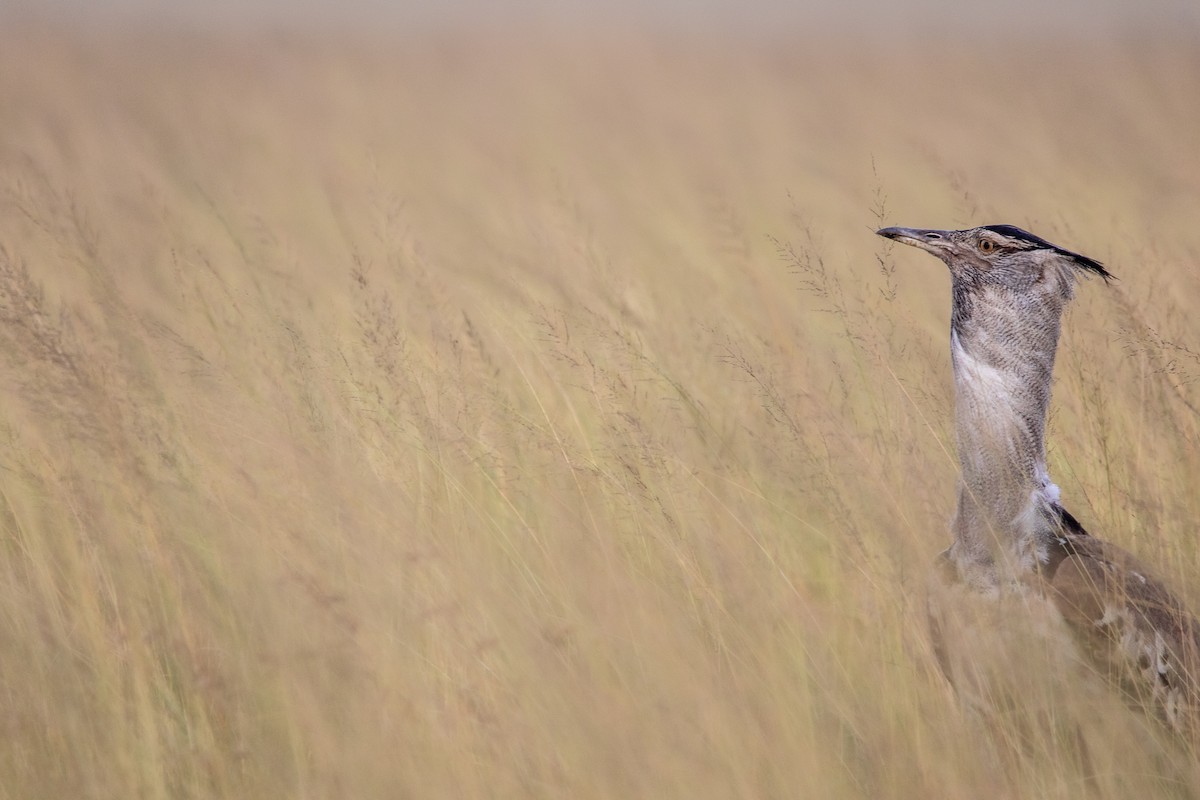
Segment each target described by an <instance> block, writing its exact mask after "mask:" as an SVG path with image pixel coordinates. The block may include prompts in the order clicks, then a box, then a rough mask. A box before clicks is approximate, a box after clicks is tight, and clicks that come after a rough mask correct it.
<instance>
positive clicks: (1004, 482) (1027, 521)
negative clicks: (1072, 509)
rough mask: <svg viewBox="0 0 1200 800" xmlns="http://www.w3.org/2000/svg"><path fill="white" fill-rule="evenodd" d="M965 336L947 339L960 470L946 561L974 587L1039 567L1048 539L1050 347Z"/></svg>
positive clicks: (1054, 494)
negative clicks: (969, 580) (953, 540)
mask: <svg viewBox="0 0 1200 800" xmlns="http://www.w3.org/2000/svg"><path fill="white" fill-rule="evenodd" d="M972 333H975V334H978V335H976V336H972V337H971V339H970V340H968V341H964V336H963V334H962V333H961V332H960V331H958V330H952V331H951V338H950V352H951V358H952V361H953V364H954V384H955V427H956V432H957V439H958V455H959V461H960V463H961V466H962V475H961V484H960V486H959V498H958V510H957V513H956V515H955V521H954V526H953V527H954V535H955V545H954V547H953V548H952V552H951V558H952V560H953V561H954V562H955V563H956V564H957V565H958V567H959V569H960V571H961V572H962V573H963V574H964V576H966V575H967V574H968V573H970V574H972V575H974V577H972V578H971V580H972V581H974V582H979V581H981V580H984V579H985V578H986V580H988V581H999V582H1000V583H1003V582H1004V581H1005V580H1006V579H1004V578H1003V577H1002V576H1003V575H1005V574H1007V575H1009V576H1017V575H1021V574H1025V573H1027V571H1029V570H1031V569H1033V568H1034V567H1035V566H1036V565H1037V563H1039V562H1042V561H1044V560H1045V558H1046V557H1047V553H1048V546H1049V543H1050V541H1051V539H1052V537H1053V535H1054V533H1053V531H1054V526H1053V522H1052V521H1053V518H1054V514H1053V509H1054V507H1055V506H1056V505H1057V504H1058V499H1059V490H1058V487H1057V486H1055V485H1054V483H1053V482H1052V481H1051V480H1050V476H1049V474H1048V472H1047V470H1046V454H1045V427H1046V413H1047V410H1048V407H1049V403H1050V372H1051V371H1052V369H1053V363H1054V342H1053V339H1051V341H1050V342H1049V343H1047V342H1046V340H1045V339H1043V340H1042V341H1041V342H1029V343H1028V344H1029V345H1034V346H1030V347H1027V348H1021V347H1018V346H1015V345H1013V344H1012V342H1011V340H1005V339H999V338H989V337H988V336H987V332H984V331H972ZM1054 338H1057V337H1054ZM1037 344H1040V345H1042V346H1041V347H1037V346H1036V345H1037ZM1047 344H1048V345H1049V346H1048V347H1047Z"/></svg>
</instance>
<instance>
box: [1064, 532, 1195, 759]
mask: <svg viewBox="0 0 1200 800" xmlns="http://www.w3.org/2000/svg"><path fill="white" fill-rule="evenodd" d="M1062 521H1063V524H1062V530H1061V534H1062V535H1061V537H1060V538H1059V548H1058V550H1057V551H1056V553H1055V554H1054V555H1053V557H1052V558H1051V559H1050V562H1049V563H1048V564H1047V566H1046V569H1045V571H1044V573H1043V576H1044V578H1045V580H1046V581H1047V584H1048V586H1049V589H1050V592H1049V594H1050V596H1051V598H1052V599H1053V600H1054V603H1055V605H1056V606H1057V607H1058V610H1059V612H1060V613H1061V614H1062V615H1063V618H1064V619H1065V620H1066V622H1067V624H1068V625H1069V627H1070V628H1071V630H1072V632H1073V633H1074V634H1075V636H1076V639H1077V641H1078V642H1079V644H1080V645H1081V646H1082V649H1083V650H1084V652H1085V653H1087V654H1088V655H1089V656H1090V657H1091V658H1092V660H1093V663H1094V664H1095V665H1096V667H1097V668H1098V669H1099V670H1100V671H1101V672H1102V673H1104V674H1106V675H1107V676H1109V677H1110V678H1111V679H1113V680H1114V681H1115V682H1116V683H1118V684H1119V685H1121V686H1122V687H1123V688H1124V689H1125V690H1126V691H1128V692H1129V693H1130V694H1131V695H1132V696H1133V697H1135V698H1137V699H1138V700H1139V701H1140V702H1143V703H1145V704H1147V705H1149V706H1151V707H1152V708H1153V709H1154V710H1155V712H1156V713H1157V714H1159V715H1161V716H1162V717H1163V718H1164V719H1165V720H1166V721H1167V723H1168V724H1169V725H1170V726H1171V727H1172V728H1173V729H1175V730H1176V731H1177V732H1179V733H1183V734H1186V735H1188V736H1189V737H1190V736H1194V735H1196V733H1197V727H1196V723H1197V719H1196V716H1197V710H1198V704H1197V701H1198V699H1200V691H1198V689H1200V682H1198V678H1200V625H1197V622H1196V619H1195V618H1194V617H1193V616H1192V615H1191V614H1190V613H1189V612H1188V611H1187V609H1186V608H1185V607H1184V606H1183V604H1182V603H1181V602H1180V601H1179V600H1178V599H1177V598H1176V597H1175V596H1174V595H1173V594H1172V593H1171V591H1170V590H1169V589H1168V588H1167V587H1166V586H1165V585H1164V584H1163V583H1162V582H1161V581H1159V580H1158V579H1157V578H1155V577H1153V576H1152V575H1151V574H1150V573H1149V572H1148V571H1147V570H1146V569H1145V568H1144V567H1143V566H1142V565H1141V564H1140V563H1138V561H1137V559H1135V558H1134V557H1133V556H1132V555H1130V554H1129V553H1127V552H1126V551H1124V550H1122V549H1121V548H1119V547H1116V546H1115V545H1112V544H1108V543H1107V542H1102V541H1100V540H1099V539H1097V538H1095V537H1094V536H1090V535H1088V533H1087V531H1085V530H1084V529H1083V527H1082V526H1081V525H1080V524H1079V523H1078V522H1077V521H1076V520H1075V518H1074V517H1072V516H1071V515H1070V514H1069V513H1067V512H1066V511H1065V510H1064V511H1063V512H1062Z"/></svg>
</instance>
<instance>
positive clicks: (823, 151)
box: [0, 28, 1200, 798]
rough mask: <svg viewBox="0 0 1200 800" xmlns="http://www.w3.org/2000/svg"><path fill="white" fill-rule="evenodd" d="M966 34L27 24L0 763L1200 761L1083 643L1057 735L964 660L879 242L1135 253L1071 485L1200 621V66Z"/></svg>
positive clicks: (1126, 780)
mask: <svg viewBox="0 0 1200 800" xmlns="http://www.w3.org/2000/svg"><path fill="white" fill-rule="evenodd" d="M972 45H973V46H980V47H982V48H983V52H982V53H980V52H974V53H972V52H970V51H968V50H961V51H960V50H956V49H955V48H953V47H950V46H947V44H946V43H945V42H941V43H935V44H933V45H930V46H918V45H917V44H915V43H914V45H913V46H911V47H910V46H907V45H903V44H901V45H896V44H889V43H883V42H875V43H868V44H867V45H861V44H856V43H853V42H846V43H840V42H836V41H825V42H822V41H819V40H817V39H816V38H814V39H812V40H810V41H803V42H798V43H795V44H792V45H789V46H786V47H784V46H770V45H766V44H758V43H754V42H750V41H742V42H731V41H722V40H720V39H717V38H714V39H711V40H704V39H702V38H700V37H698V36H697V37H695V38H692V39H688V40H670V39H668V38H665V37H660V38H653V37H639V36H634V35H628V36H613V37H603V36H590V37H589V36H580V35H576V36H572V37H568V36H562V35H559V34H556V35H550V34H546V35H540V36H539V35H532V34H531V35H526V36H510V35H506V36H501V35H493V36H484V35H478V36H471V35H465V34H464V35H443V36H438V37H428V38H424V39H403V38H397V39H396V40H394V41H385V40H383V39H379V40H375V41H370V40H366V39H363V40H359V41H351V40H334V39H322V38H319V37H312V38H304V37H290V38H289V37H274V38H271V37H263V38H261V39H240V40H239V39H237V38H234V37H227V38H220V37H215V36H210V37H198V36H192V37H189V36H184V35H174V36H169V37H153V36H148V35H143V36H134V35H126V36H122V35H118V34H114V33H109V34H104V35H95V36H92V37H89V38H84V37H78V36H70V35H60V34H57V33H54V32H53V31H47V30H39V29H35V28H29V29H9V30H8V31H6V32H5V34H4V36H3V42H2V46H0V120H3V124H0V386H2V388H3V391H2V393H0V423H2V428H0V433H2V437H3V448H2V450H0V453H2V462H0V463H2V467H3V471H2V473H0V500H2V501H3V502H0V544H2V547H3V551H4V552H3V557H2V558H0V608H3V614H0V698H2V701H0V702H2V708H3V713H2V714H0V726H2V728H3V740H2V741H3V745H2V746H0V797H11V798H28V797H47V798H48V797H73V798H87V797H95V798H128V797H162V798H182V797H307V798H318V797H329V798H346V797H355V798H370V797H389V798H390V797H455V798H460V797H461V798H470V797H546V798H563V797H572V798H589V797H596V798H601V797H603V798H612V797H622V798H627V797H653V798H665V797H688V798H704V797H712V798H731V797H747V798H750V797H753V798H763V797H822V798H824V797H871V798H886V797H979V796H988V797H1047V798H1058V797H1079V796H1085V795H1086V796H1089V797H1102V798H1117V797H1133V796H1137V797H1139V798H1145V797H1190V796H1195V795H1196V794H1197V793H1200V771H1198V770H1197V768H1196V766H1195V760H1194V754H1191V753H1188V752H1186V751H1185V750H1183V749H1182V748H1180V747H1179V746H1177V745H1176V744H1175V743H1173V742H1171V741H1170V740H1169V739H1166V738H1164V737H1163V736H1162V735H1161V734H1160V732H1159V731H1158V730H1157V729H1156V728H1155V727H1154V725H1153V724H1152V723H1151V722H1149V721H1147V720H1145V719H1143V718H1142V717H1140V716H1139V715H1137V714H1136V713H1134V712H1132V711H1130V710H1128V709H1126V708H1125V706H1124V705H1123V704H1122V703H1121V702H1120V701H1119V700H1116V699H1113V698H1112V697H1110V696H1108V695H1106V694H1104V693H1096V692H1095V691H1093V690H1091V689H1088V688H1087V687H1088V686H1089V684H1088V681H1087V680H1086V675H1085V674H1084V672H1083V668H1082V667H1079V668H1078V670H1076V671H1073V670H1072V669H1070V668H1068V669H1065V670H1062V671H1061V672H1058V671H1056V670H1055V669H1045V668H1043V669H1039V665H1045V664H1050V663H1052V659H1051V660H1047V659H1048V658H1049V656H1046V654H1039V653H1028V652H1027V653H1021V654H1018V657H1017V658H1015V659H1014V661H1013V663H1012V664H1011V665H1010V667H1011V670H1012V671H1013V672H1014V673H1016V674H1018V675H1019V676H1020V680H1021V681H1022V682H1023V683H1027V684H1028V690H1029V695H1030V697H1031V698H1036V699H1037V704H1038V708H1039V709H1040V711H1039V714H1042V715H1043V716H1042V717H1039V719H1040V720H1041V721H1040V722H1038V721H1037V720H1034V723H1036V724H1032V726H1031V724H1030V719H1028V718H1026V717H1023V716H1022V715H1021V713H1020V712H1019V710H1018V711H1015V712H1013V711H1011V709H1010V711H1009V712H1004V713H999V714H998V716H995V717H991V718H989V717H987V716H986V715H984V716H980V715H979V714H977V713H974V712H972V711H971V710H969V709H966V708H964V707H963V706H962V705H961V704H960V703H958V702H957V701H956V699H955V697H954V696H953V694H952V693H951V692H950V691H949V690H948V688H947V687H946V685H945V684H944V682H943V681H942V679H941V678H940V676H939V675H938V673H937V671H936V669H935V667H934V666H933V664H932V661H931V656H930V651H929V645H928V641H927V638H926V634H925V630H924V623H923V615H924V612H923V603H924V600H923V594H924V587H925V579H926V574H927V570H928V566H929V563H930V560H931V558H932V557H933V555H934V554H935V553H936V552H938V551H939V550H940V549H942V548H943V547H945V546H946V544H947V542H948V534H947V530H946V523H947V520H948V518H949V515H950V513H951V511H952V504H953V497H954V482H955V475H956V465H955V463H954V460H953V458H952V453H953V439H952V432H951V427H950V416H949V415H950V408H951V402H952V396H951V391H950V378H949V365H948V359H947V357H946V352H947V340H946V334H945V330H946V324H947V313H948V302H949V301H948V286H947V284H948V281H947V277H946V275H945V274H944V271H943V270H942V269H941V267H940V266H939V265H937V264H936V263H935V262H933V261H932V260H930V259H922V258H921V257H920V256H919V255H918V254H914V253H909V252H900V251H893V250H891V249H890V248H889V246H888V245H887V244H886V243H885V242H883V241H882V240H879V239H877V238H876V237H874V236H873V235H872V233H871V232H872V230H873V228H874V227H877V226H878V225H879V224H880V223H889V224H908V225H930V226H943V227H954V226H966V225H970V224H978V223H988V222H1012V223H1016V224H1019V225H1023V226H1026V227H1029V228H1032V229H1034V230H1035V231H1037V232H1039V233H1041V234H1043V235H1045V236H1047V237H1049V238H1051V239H1053V240H1055V241H1059V242H1061V243H1063V244H1064V245H1066V246H1068V247H1072V248H1075V249H1079V250H1081V251H1082V252H1085V253H1087V254H1089V255H1092V256H1094V257H1098V258H1100V259H1102V260H1103V261H1105V263H1107V264H1108V265H1109V266H1110V267H1111V268H1112V270H1113V271H1114V272H1115V273H1116V274H1117V275H1118V276H1119V278H1120V282H1119V283H1116V284H1115V285H1113V286H1110V287H1105V286H1104V285H1102V284H1099V283H1091V284H1087V285H1084V286H1082V287H1081V289H1080V292H1079V298H1078V301H1077V302H1076V304H1075V306H1074V310H1073V312H1072V313H1071V315H1070V317H1069V319H1068V321H1067V325H1066V334H1065V339H1064V342H1063V345H1062V349H1061V353H1060V361H1059V369H1058V383H1057V385H1056V390H1055V399H1054V406H1053V416H1052V421H1051V433H1050V437H1051V454H1050V458H1051V470H1052V473H1053V475H1054V476H1055V478H1056V480H1057V482H1058V483H1059V484H1061V486H1062V489H1063V495H1064V498H1065V499H1066V501H1067V503H1068V505H1069V507H1070V508H1071V509H1072V510H1073V511H1074V513H1075V514H1076V515H1077V516H1078V517H1079V518H1080V519H1081V520H1082V521H1083V522H1084V523H1085V524H1086V525H1088V526H1089V527H1090V528H1092V529H1094V530H1095V531H1096V532H1098V533H1101V534H1103V535H1105V536H1106V537H1107V538H1110V539H1112V540H1114V541H1116V542H1118V543H1120V544H1122V545H1125V546H1127V547H1129V548H1130V549H1132V550H1134V551H1135V552H1137V553H1138V554H1139V555H1140V556H1142V557H1143V558H1144V559H1146V560H1147V561H1150V562H1152V563H1155V564H1157V565H1158V566H1159V568H1160V569H1161V570H1162V572H1163V573H1164V574H1165V575H1166V576H1167V577H1168V578H1169V579H1170V580H1171V581H1172V582H1173V583H1174V584H1175V585H1176V586H1177V587H1179V588H1180V590H1181V592H1182V593H1183V594H1184V595H1185V596H1186V597H1187V598H1188V600H1189V602H1190V603H1191V605H1192V607H1193V608H1200V592H1197V590H1196V588H1195V587H1196V581H1195V577H1196V576H1197V575H1200V552H1198V549H1197V545H1196V531H1197V526H1196V521H1197V520H1198V519H1200V477H1197V476H1200V448H1198V447H1197V436H1198V429H1200V417H1198V409H1200V391H1198V389H1197V378H1198V377H1200V355H1198V352H1200V345H1198V344H1197V332H1198V327H1197V323H1196V321H1195V315H1194V308H1195V307H1196V306H1197V305H1198V304H1200V273H1198V272H1197V264H1198V262H1200V227H1197V226H1196V225H1195V214H1196V209H1197V207H1198V201H1200V159H1197V157H1196V151H1195V145H1196V141H1197V132H1198V131H1200V105H1198V104H1197V103H1196V102H1195V98H1196V97H1197V96H1198V93H1200V77H1198V76H1200V49H1198V48H1197V47H1196V46H1195V45H1194V44H1190V45H1189V44H1186V43H1181V42H1175V43H1169V42H1165V40H1164V42H1157V43H1155V45H1154V46H1147V45H1146V44H1145V43H1136V42H1131V43H1125V44H1122V43H1108V44H1105V45H1103V46H1101V45H1099V44H1097V45H1084V44H1079V45H1075V46H1064V45H1062V44H1061V43H1058V44H1055V45H1053V46H1051V45H1049V44H1045V45H1043V44H1039V43H1037V42H1024V43H1023V44H1021V45H1020V46H1019V47H1018V46H1013V44H1012V42H1008V41H1000V40H997V41H994V42H979V41H975V42H972ZM1043 656H1046V657H1045V658H1043ZM1077 684H1078V685H1079V686H1078V688H1076V685H1077ZM1047 719H1049V722H1047V721H1046V720H1047Z"/></svg>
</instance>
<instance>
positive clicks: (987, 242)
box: [979, 239, 996, 253]
mask: <svg viewBox="0 0 1200 800" xmlns="http://www.w3.org/2000/svg"><path fill="white" fill-rule="evenodd" d="M979 249H980V250H982V251H983V252H985V253H990V252H992V251H993V250H995V249H996V243H995V242H993V241H992V240H991V239H980V240H979Z"/></svg>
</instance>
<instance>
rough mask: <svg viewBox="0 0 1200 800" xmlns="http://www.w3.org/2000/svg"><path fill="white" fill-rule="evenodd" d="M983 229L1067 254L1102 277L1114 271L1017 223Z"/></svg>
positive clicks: (1105, 278) (1110, 274)
mask: <svg viewBox="0 0 1200 800" xmlns="http://www.w3.org/2000/svg"><path fill="white" fill-rule="evenodd" d="M983 229H984V230H985V231H991V232H993V233H998V234H1000V235H1001V236H1007V237H1008V238H1010V239H1016V240H1017V241H1020V242H1027V243H1028V244H1029V245H1030V249H1041V250H1053V251H1054V252H1056V253H1058V254H1059V255H1063V256H1066V257H1067V258H1069V259H1071V260H1072V261H1074V262H1075V264H1076V265H1077V266H1079V267H1080V268H1081V269H1085V270H1087V271H1089V272H1091V273H1093V274H1096V275H1099V276H1100V277H1101V278H1104V280H1108V279H1109V278H1111V277H1112V273H1110V272H1109V271H1108V270H1107V269H1105V268H1104V265H1103V264H1101V263H1100V262H1099V261H1097V260H1096V259H1094V258H1088V257H1087V256H1085V255H1080V254H1079V253H1075V252H1072V251H1070V250H1067V249H1066V248H1064V247H1059V246H1058V245H1056V244H1054V243H1053V242H1047V241H1046V240H1045V239H1043V238H1042V237H1040V236H1037V235H1035V234H1032V233H1030V232H1029V231H1027V230H1024V229H1023V228H1018V227H1017V226H1016V225H984V226H983Z"/></svg>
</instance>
